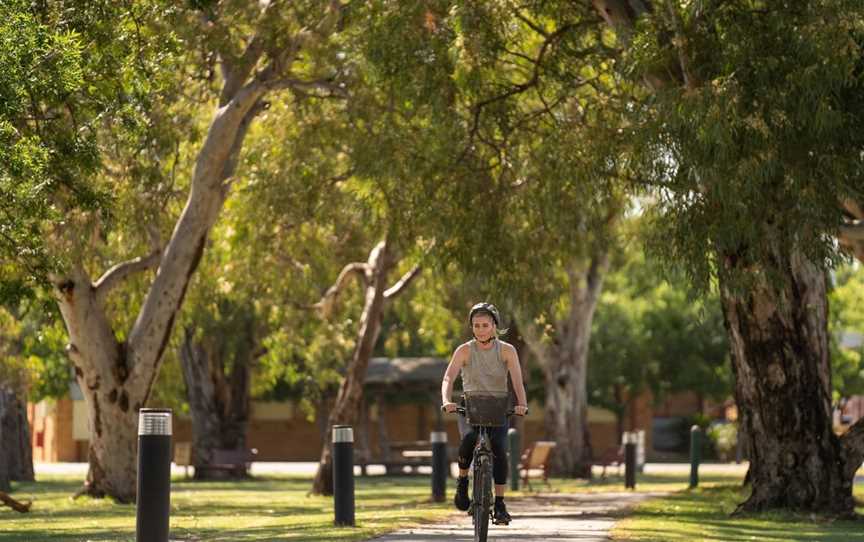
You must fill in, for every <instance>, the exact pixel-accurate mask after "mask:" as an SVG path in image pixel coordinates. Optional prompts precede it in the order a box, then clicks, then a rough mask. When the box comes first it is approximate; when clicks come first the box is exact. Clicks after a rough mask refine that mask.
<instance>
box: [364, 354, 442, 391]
mask: <svg viewBox="0 0 864 542" xmlns="http://www.w3.org/2000/svg"><path fill="white" fill-rule="evenodd" d="M446 369H447V360H446V359H445V358H436V357H421V358H372V359H371V360H369V369H368V371H367V373H366V384H367V385H370V384H371V385H377V386H391V385H399V384H403V385H404V384H409V385H410V384H414V385H416V384H419V385H427V384H435V385H440V384H441V379H442V378H443V377H444V371H445V370H446Z"/></svg>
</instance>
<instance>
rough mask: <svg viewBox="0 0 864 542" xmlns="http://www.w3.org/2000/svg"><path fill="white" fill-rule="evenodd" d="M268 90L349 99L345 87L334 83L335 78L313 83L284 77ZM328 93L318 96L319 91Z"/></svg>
mask: <svg viewBox="0 0 864 542" xmlns="http://www.w3.org/2000/svg"><path fill="white" fill-rule="evenodd" d="M267 88H268V89H272V90H281V89H291V90H294V91H297V92H301V93H303V94H307V95H309V94H314V95H315V96H318V97H319V98H332V97H338V98H347V97H348V92H347V91H346V90H345V88H344V86H342V85H339V84H337V83H335V82H334V80H333V78H327V79H316V80H312V81H304V80H302V79H294V78H292V77H283V78H281V79H276V80H273V81H271V82H268V83H267ZM322 90H323V91H326V92H327V94H324V95H321V94H317V91H322Z"/></svg>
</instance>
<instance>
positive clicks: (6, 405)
mask: <svg viewBox="0 0 864 542" xmlns="http://www.w3.org/2000/svg"><path fill="white" fill-rule="evenodd" d="M10 395H11V394H10V393H7V388H6V387H4V386H0V442H3V443H5V442H6V440H7V439H8V438H9V434H8V433H7V429H6V427H5V426H6V424H5V423H3V422H4V420H5V419H6V414H7V412H9V411H10V410H11V409H12V405H11V404H10V400H9V399H10ZM10 478H11V477H10V475H9V462H8V460H7V458H6V448H5V446H4V447H3V448H0V491H9V490H11V489H12V485H11V484H10Z"/></svg>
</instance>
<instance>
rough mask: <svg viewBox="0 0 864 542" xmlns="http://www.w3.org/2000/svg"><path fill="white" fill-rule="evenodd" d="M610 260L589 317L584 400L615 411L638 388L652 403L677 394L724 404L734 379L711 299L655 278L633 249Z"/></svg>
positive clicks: (713, 297) (717, 310)
mask: <svg viewBox="0 0 864 542" xmlns="http://www.w3.org/2000/svg"><path fill="white" fill-rule="evenodd" d="M615 260H616V263H615V265H614V267H613V269H612V270H611V271H610V273H609V275H608V277H607V280H606V283H605V285H604V291H603V293H602V295H601V299H600V303H599V304H598V307H597V312H596V314H595V316H594V322H593V328H592V335H591V349H590V351H589V364H588V390H589V397H588V401H589V403H591V404H595V405H598V406H603V407H605V408H609V409H611V410H613V411H616V412H621V411H622V409H623V404H622V399H623V397H624V395H623V394H624V393H625V392H626V393H627V394H630V395H632V394H636V393H639V392H642V391H650V392H651V393H652V394H653V395H654V399H655V401H658V402H659V401H662V400H663V398H664V397H666V396H668V395H669V394H671V393H675V392H680V391H693V392H696V393H698V394H700V395H703V396H706V397H711V398H715V399H725V398H726V397H727V396H728V395H729V393H730V392H731V378H732V375H731V374H730V370H729V363H728V358H729V351H728V343H727V339H726V334H725V330H724V328H723V323H722V316H721V314H720V307H719V302H718V301H717V299H716V294H714V295H711V296H709V297H706V298H702V299H700V298H694V297H693V292H692V291H691V290H690V289H689V288H688V287H687V286H684V285H681V283H680V281H678V282H676V283H670V282H667V281H663V280H661V277H662V273H661V270H660V269H659V268H658V267H657V266H656V265H652V264H651V263H650V262H647V261H646V260H645V259H644V255H643V254H642V253H641V252H640V251H638V250H637V249H636V248H635V247H632V246H631V247H629V248H628V249H627V250H626V251H623V252H621V253H619V254H618V255H617V257H616V259H615Z"/></svg>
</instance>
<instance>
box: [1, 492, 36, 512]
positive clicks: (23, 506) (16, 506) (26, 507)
mask: <svg viewBox="0 0 864 542" xmlns="http://www.w3.org/2000/svg"><path fill="white" fill-rule="evenodd" d="M0 502H2V503H3V504H5V505H6V506H8V507H9V508H11V509H13V510H15V511H16V512H21V513H22V514H23V513H24V512H29V511H30V506H31V505H32V504H33V503H32V502H31V501H27V502H25V503H22V502H18V501H16V500H15V499H13V498H12V497H10V496H9V495H8V494H6V493H4V492H3V491H0Z"/></svg>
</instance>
